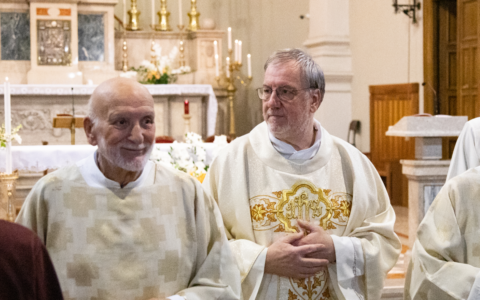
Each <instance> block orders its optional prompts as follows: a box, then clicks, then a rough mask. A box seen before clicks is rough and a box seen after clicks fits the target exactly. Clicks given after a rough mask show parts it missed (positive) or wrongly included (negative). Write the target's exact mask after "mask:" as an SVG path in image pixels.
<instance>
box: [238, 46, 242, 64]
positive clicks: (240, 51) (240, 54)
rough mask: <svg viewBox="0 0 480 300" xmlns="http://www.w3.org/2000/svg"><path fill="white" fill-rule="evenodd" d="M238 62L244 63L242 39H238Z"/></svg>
mask: <svg viewBox="0 0 480 300" xmlns="http://www.w3.org/2000/svg"><path fill="white" fill-rule="evenodd" d="M238 63H239V64H241V63H242V41H238Z"/></svg>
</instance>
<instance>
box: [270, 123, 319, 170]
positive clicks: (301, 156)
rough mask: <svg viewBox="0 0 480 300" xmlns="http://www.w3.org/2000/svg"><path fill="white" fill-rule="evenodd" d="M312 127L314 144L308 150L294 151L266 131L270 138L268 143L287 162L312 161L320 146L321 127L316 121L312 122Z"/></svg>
mask: <svg viewBox="0 0 480 300" xmlns="http://www.w3.org/2000/svg"><path fill="white" fill-rule="evenodd" d="M313 121H314V123H313V126H314V128H315V131H316V134H315V142H314V143H313V145H312V146H311V147H310V148H308V149H303V150H300V151H297V150H295V148H293V146H292V145H290V144H288V143H285V142H283V141H281V140H279V139H277V138H276V137H275V136H273V134H272V133H271V132H270V130H268V136H269V138H270V142H272V145H273V147H274V148H275V150H277V151H278V153H280V154H281V155H282V156H283V157H285V158H286V159H288V160H292V161H295V162H303V161H306V160H309V159H312V158H313V157H314V156H315V155H316V154H317V152H318V149H320V145H321V144H322V134H321V132H322V131H321V126H320V122H318V121H317V120H315V119H314V120H313Z"/></svg>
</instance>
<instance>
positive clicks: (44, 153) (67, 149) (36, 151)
mask: <svg viewBox="0 0 480 300" xmlns="http://www.w3.org/2000/svg"><path fill="white" fill-rule="evenodd" d="M171 146H172V144H155V147H156V148H160V150H161V151H165V152H168V151H169V150H170V147H171ZM202 146H203V148H204V149H205V150H206V152H207V157H206V161H205V164H207V165H209V164H210V162H211V161H212V153H213V150H214V149H215V147H216V146H215V145H214V144H213V143H204V144H202ZM96 149H97V147H96V146H91V145H51V146H50V145H49V146H14V147H12V159H13V170H19V171H27V172H43V171H45V170H56V169H59V168H61V167H63V166H66V165H69V164H73V163H76V162H77V161H79V160H81V159H83V158H85V157H87V156H89V155H91V154H92V153H93V152H94V151H95V150H96ZM5 153H6V151H5V149H4V148H2V150H0V172H5Z"/></svg>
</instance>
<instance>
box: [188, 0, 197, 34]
mask: <svg viewBox="0 0 480 300" xmlns="http://www.w3.org/2000/svg"><path fill="white" fill-rule="evenodd" d="M191 3H192V5H191V8H190V12H189V13H188V17H189V18H190V22H189V25H188V30H190V31H197V30H198V29H200V24H199V23H198V18H199V17H200V13H199V12H198V11H197V0H191Z"/></svg>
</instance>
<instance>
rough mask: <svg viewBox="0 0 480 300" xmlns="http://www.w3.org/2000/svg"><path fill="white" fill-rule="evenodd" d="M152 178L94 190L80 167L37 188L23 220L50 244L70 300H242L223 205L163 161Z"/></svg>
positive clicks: (22, 214) (52, 176)
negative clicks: (176, 298) (168, 299)
mask: <svg viewBox="0 0 480 300" xmlns="http://www.w3.org/2000/svg"><path fill="white" fill-rule="evenodd" d="M149 176H150V177H154V179H153V180H151V181H150V182H153V184H149V185H143V186H141V187H135V188H130V189H127V188H123V189H120V188H108V189H107V188H98V187H90V186H88V185H87V184H86V182H85V180H84V179H83V177H82V175H81V173H80V172H79V170H78V167H77V166H75V165H74V166H69V167H65V168H62V169H60V170H58V171H56V172H53V173H51V174H48V175H47V176H45V177H43V178H42V179H41V180H40V181H39V182H38V183H37V184H36V185H35V186H34V188H33V189H32V191H31V193H30V194H29V195H28V197H27V199H26V201H25V204H24V206H23V208H22V210H21V212H20V214H19V216H18V218H17V222H18V223H20V224H22V225H24V226H27V227H29V228H30V229H32V230H33V231H35V232H36V233H37V234H38V236H39V237H40V238H41V239H42V241H43V242H44V244H45V245H46V247H47V249H48V251H49V253H50V256H51V258H52V261H53V263H54V266H55V269H56V271H57V274H58V277H59V280H60V284H61V287H62V291H63V294H64V297H65V299H66V300H68V299H76V300H87V299H88V300H90V299H91V300H100V299H102V300H114V299H115V300H118V299H129V300H144V299H145V300H147V299H150V298H153V297H168V296H172V295H175V294H178V295H180V296H183V297H186V298H187V299H188V300H192V299H222V300H223V299H238V298H239V294H240V286H239V285H240V283H239V282H240V278H239V274H238V270H237V267H236V266H235V262H234V260H233V256H232V253H231V250H230V248H229V245H228V241H227V239H226V237H225V234H224V233H223V231H224V229H223V224H222V220H221V215H220V212H219V210H218V207H217V205H216V204H215V202H214V201H213V200H212V199H211V198H209V197H208V196H206V194H205V193H204V191H203V189H202V187H201V185H200V183H199V182H198V181H197V180H196V179H194V178H193V177H191V176H189V175H186V174H184V173H182V172H179V171H175V170H170V169H167V168H165V167H163V166H161V165H155V167H154V168H152V170H151V172H150V174H149Z"/></svg>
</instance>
